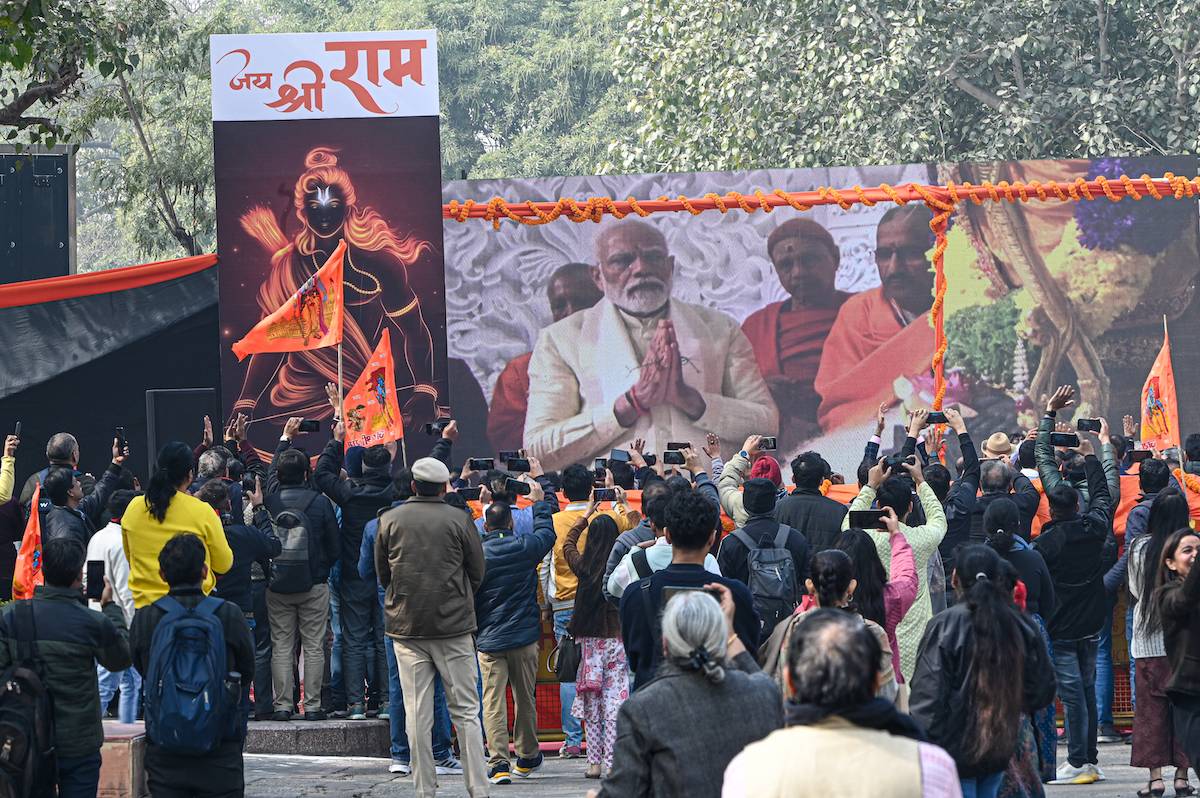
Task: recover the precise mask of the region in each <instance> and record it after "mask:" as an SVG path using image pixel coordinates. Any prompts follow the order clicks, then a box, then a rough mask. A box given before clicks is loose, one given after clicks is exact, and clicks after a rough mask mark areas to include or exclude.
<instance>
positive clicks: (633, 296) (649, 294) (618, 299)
mask: <svg viewBox="0 0 1200 798" xmlns="http://www.w3.org/2000/svg"><path fill="white" fill-rule="evenodd" d="M600 283H601V285H600V287H601V288H602V289H604V295H605V296H606V297H608V301H609V302H612V303H613V304H614V305H616V306H617V307H618V308H619V309H621V310H623V311H625V312H626V313H629V314H632V315H634V316H647V315H649V314H651V313H654V312H655V311H657V310H661V309H662V307H663V306H664V305H666V304H667V301H668V300H669V299H670V298H671V287H670V286H669V285H667V284H666V283H664V282H663V281H661V280H656V279H654V278H648V279H645V280H642V281H641V282H639V283H637V284H636V285H635V286H633V287H630V286H626V287H624V288H618V287H617V286H615V285H612V284H611V283H609V282H608V281H607V280H606V279H604V274H603V272H601V275H600Z"/></svg>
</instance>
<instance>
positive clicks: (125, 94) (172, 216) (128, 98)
mask: <svg viewBox="0 0 1200 798" xmlns="http://www.w3.org/2000/svg"><path fill="white" fill-rule="evenodd" d="M117 82H118V83H119V84H120V86H121V96H122V98H124V100H125V107H126V108H127V109H128V110H129V121H130V122H132V123H133V129H134V131H135V132H136V133H137V138H138V142H139V143H140V144H141V146H142V152H143V153H145V155H146V163H147V164H149V166H150V173H151V174H152V175H153V176H154V189H155V193H156V194H158V202H159V207H158V209H157V210H158V213H159V215H160V216H161V217H162V219H163V222H164V223H165V224H166V225H167V228H168V229H169V230H170V231H171V235H172V236H174V237H175V240H176V241H178V242H179V245H180V246H181V247H183V250H184V252H186V253H187V254H189V255H199V254H200V251H199V249H197V247H196V239H195V237H194V236H193V235H192V234H191V233H189V232H188V231H187V230H186V229H185V228H184V226H183V225H181V224H180V223H179V217H178V216H177V215H176V213H175V205H174V204H173V203H172V202H171V198H170V197H168V196H167V189H166V186H164V185H163V180H162V173H161V172H160V171H159V169H158V162H157V161H156V160H155V158H154V150H152V149H150V141H149V140H148V139H147V138H146V131H145V130H144V129H143V128H142V116H141V114H140V113H139V112H138V108H137V105H135V104H134V102H133V95H131V94H130V93H129V84H128V83H126V82H125V76H124V75H121V74H119V73H118V74H117Z"/></svg>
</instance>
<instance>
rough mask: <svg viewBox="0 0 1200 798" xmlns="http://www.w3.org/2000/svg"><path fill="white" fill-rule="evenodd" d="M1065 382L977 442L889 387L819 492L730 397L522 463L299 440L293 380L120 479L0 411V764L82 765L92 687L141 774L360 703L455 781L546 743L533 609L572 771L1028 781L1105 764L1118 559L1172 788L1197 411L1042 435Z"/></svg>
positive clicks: (1199, 626) (1146, 755)
mask: <svg viewBox="0 0 1200 798" xmlns="http://www.w3.org/2000/svg"><path fill="white" fill-rule="evenodd" d="M664 334H666V333H664ZM1073 397H1074V393H1073V390H1072V389H1071V388H1070V387H1069V386H1064V387H1062V388H1060V389H1059V390H1057V391H1056V392H1055V393H1054V394H1053V395H1052V396H1051V397H1050V398H1049V400H1048V401H1047V404H1046V407H1045V414H1044V416H1043V418H1042V419H1041V422H1040V424H1039V426H1038V427H1037V429H1035V430H1030V431H1028V433H1027V434H1026V435H1025V436H1024V439H1023V440H1018V441H1016V442H1014V441H1013V440H1012V439H1011V438H1010V436H1009V435H1008V434H1007V433H1003V432H999V433H995V434H989V437H988V438H986V440H985V442H984V444H983V445H982V447H977V445H976V443H975V442H974V440H973V438H972V437H971V435H970V433H969V432H968V430H967V425H966V421H965V420H964V418H963V416H962V415H961V414H960V413H959V412H957V411H955V410H953V409H947V410H946V411H944V418H943V419H936V421H935V420H933V419H931V414H930V412H929V411H926V410H915V411H913V412H912V413H910V415H909V418H908V419H906V421H907V430H906V431H907V435H906V439H905V442H904V444H903V446H902V447H901V448H900V449H899V450H898V451H896V452H892V453H883V454H881V452H880V447H881V441H880V438H879V436H878V435H876V436H875V437H873V438H872V439H871V440H870V441H868V442H867V444H866V446H865V449H864V456H863V460H862V463H861V465H860V467H859V469H858V473H857V474H856V475H855V478H856V481H857V483H858V489H857V495H856V496H855V497H854V498H853V500H852V501H850V502H849V505H848V506H847V505H844V504H842V503H840V502H838V501H835V500H833V499H832V498H829V497H828V496H827V495H826V493H828V491H829V488H830V486H831V485H832V484H834V483H837V482H844V481H845V480H844V478H843V477H841V476H840V475H837V474H834V473H832V469H831V468H830V466H829V465H828V463H827V462H826V461H825V459H824V458H823V457H821V455H820V454H819V453H817V452H805V453H802V454H800V455H799V456H797V457H796V458H795V459H794V460H793V461H792V462H791V463H790V464H789V465H790V470H791V473H790V478H791V488H790V489H789V488H788V487H787V486H786V485H785V478H784V474H783V469H782V467H781V466H780V464H779V463H778V462H777V461H776V460H775V459H774V457H772V455H771V454H770V451H769V449H768V448H767V447H766V446H765V445H764V444H765V443H766V442H765V441H764V439H763V438H762V437H760V436H758V435H750V436H749V437H748V438H747V439H746V441H745V443H744V444H743V446H742V448H741V450H739V451H738V452H736V453H735V452H722V451H721V448H720V442H719V440H718V439H717V438H716V436H706V437H705V439H704V440H705V442H704V446H703V451H700V450H698V449H693V448H692V447H691V446H690V445H687V446H683V447H682V448H681V449H679V450H678V451H677V455H678V457H677V458H672V459H674V460H677V461H679V462H678V464H676V465H668V464H666V463H665V462H664V461H665V460H667V459H668V458H667V457H665V456H661V455H660V456H656V457H654V458H651V457H649V456H648V455H649V454H650V453H647V452H644V451H643V445H642V442H641V441H638V440H635V441H632V442H631V443H630V444H629V445H628V446H627V447H625V448H623V449H621V450H614V451H613V452H612V453H611V456H610V457H609V458H606V459H605V462H603V463H567V464H566V465H564V466H563V467H562V468H561V470H558V471H554V472H547V471H545V470H543V468H542V465H541V463H539V462H538V460H537V458H535V457H521V456H519V455H522V454H523V453H521V452H518V453H515V454H516V455H518V456H512V455H510V456H509V459H508V460H507V461H506V460H503V459H500V458H486V454H485V453H478V452H466V453H461V452H456V451H455V442H456V440H457V438H458V430H457V424H456V423H455V422H453V421H450V422H448V423H447V424H445V425H444V426H443V427H442V429H441V431H440V438H439V439H438V440H437V442H436V444H435V445H434V448H433V451H432V453H431V454H430V456H428V457H423V458H420V459H417V460H416V461H415V462H413V463H411V465H409V464H406V463H405V462H404V461H403V458H401V457H399V456H398V455H397V451H396V447H395V445H393V444H389V445H386V446H373V447H370V448H366V449H362V448H357V447H352V448H350V449H348V450H347V448H346V446H345V443H344V438H345V427H344V425H343V424H342V423H341V421H335V422H334V425H333V428H332V435H331V438H330V440H329V441H328V443H327V444H326V445H325V446H324V448H323V449H322V450H321V451H320V452H318V453H315V454H316V456H315V458H314V457H313V454H314V453H313V452H310V451H308V450H307V449H306V448H305V447H304V442H305V438H304V437H303V436H304V434H305V433H302V432H301V427H302V425H301V422H302V419H299V418H294V419H289V420H288V421H287V423H286V424H285V426H284V427H283V430H282V435H281V436H280V438H279V441H278V445H277V447H276V450H275V452H274V453H273V456H272V458H271V460H270V461H269V462H266V461H265V459H264V458H261V457H260V456H259V454H258V453H257V451H256V450H255V448H254V447H253V446H251V445H250V444H249V443H248V442H247V436H246V430H247V424H248V422H247V419H246V418H244V417H241V416H239V417H235V418H234V419H233V421H232V422H231V423H230V424H229V426H228V428H227V429H226V430H225V435H224V439H223V440H221V441H218V440H216V439H215V436H214V435H213V431H212V427H211V424H209V423H208V421H207V419H206V420H205V426H204V433H203V437H202V440H201V443H200V445H199V446H196V447H192V446H189V445H188V444H185V443H180V442H173V443H168V444H167V445H166V446H164V447H163V448H162V450H161V451H159V452H158V453H157V457H156V461H155V462H154V463H153V464H152V468H151V469H150V475H149V477H148V480H147V482H146V484H145V486H144V488H143V486H142V485H141V483H140V481H139V479H138V477H137V476H135V474H134V471H133V470H132V467H131V465H130V464H129V462H128V457H129V453H128V451H126V450H125V449H124V448H123V447H122V442H121V441H119V440H116V441H114V443H113V449H112V457H111V460H110V461H109V463H108V466H107V468H106V469H105V470H104V471H103V472H102V474H101V476H100V477H99V478H94V477H92V476H91V475H89V474H86V473H83V472H81V471H80V462H81V457H80V451H79V446H78V444H77V442H76V441H75V438H74V437H73V436H72V435H70V434H69V433H59V434H56V435H54V436H53V437H52V438H51V439H50V440H49V442H48V443H47V445H46V460H47V465H46V467H45V468H43V469H41V470H39V471H37V472H35V473H33V474H31V475H29V477H28V479H27V480H26V481H25V482H24V484H23V487H22V489H21V490H20V491H17V490H16V480H15V478H16V475H15V473H14V463H15V459H14V455H15V453H16V450H17V448H18V446H20V445H21V443H22V442H21V441H20V439H19V438H17V437H16V436H9V437H8V438H7V440H6V442H5V448H4V455H3V458H2V459H0V537H3V536H7V537H6V538H5V539H6V540H9V541H10V542H13V543H18V542H20V541H21V539H22V536H23V534H25V533H26V530H27V529H30V530H31V529H34V528H36V529H37V530H39V531H40V534H41V537H42V545H41V551H40V563H39V565H40V569H41V575H42V582H43V583H42V584H39V585H38V586H37V587H36V589H35V591H34V598H33V599H32V600H30V601H15V602H12V603H11V604H10V605H9V606H8V607H7V608H6V609H5V611H4V613H3V615H2V616H0V641H2V643H3V645H0V669H3V671H4V672H5V674H6V676H5V680H4V682H5V684H4V685H3V686H2V689H0V737H5V735H8V736H7V738H6V739H8V740H9V741H10V742H11V741H12V740H14V739H17V740H20V741H21V745H20V746H18V748H19V749H20V750H21V751H22V752H23V753H21V756H22V757H24V758H25V759H24V760H23V761H24V762H25V764H27V765H28V767H27V769H26V770H25V771H24V772H23V773H19V774H16V775H14V773H16V771H14V770H10V769H8V768H7V764H8V751H9V747H8V744H5V748H4V751H5V755H4V757H3V759H4V767H0V779H9V780H10V781H11V780H14V779H18V780H19V779H22V778H24V779H35V780H36V783H37V785H38V787H39V789H40V790H41V792H38V791H36V790H35V791H34V794H51V793H50V792H49V791H50V790H52V789H57V794H58V795H61V796H84V795H95V793H96V789H97V784H98V778H99V768H100V747H101V743H102V741H103V737H104V732H103V728H102V725H101V718H102V716H103V715H104V714H105V713H106V712H109V711H110V709H111V710H115V713H116V715H117V716H118V717H119V718H120V720H121V721H122V722H127V723H128V722H133V721H134V720H135V719H137V718H139V717H141V718H144V720H145V721H146V729H147V736H148V746H147V751H146V757H145V766H146V772H147V780H148V785H149V788H150V791H151V793H152V794H153V795H155V796H185V795H187V796H191V795H206V796H209V795H239V794H241V792H242V785H243V781H244V779H243V758H242V749H243V745H244V739H245V735H246V729H247V724H248V722H250V721H253V720H257V721H264V720H271V721H279V722H291V721H293V720H302V721H320V720H325V719H327V718H331V717H332V718H346V719H348V720H351V721H354V720H365V719H367V718H370V717H377V718H382V719H386V720H388V721H389V724H390V734H391V763H390V765H389V770H390V772H392V773H395V774H400V775H404V776H407V775H411V776H412V779H413V785H414V788H415V791H416V794H417V795H419V796H422V798H424V797H425V796H432V795H434V794H435V793H436V790H437V784H438V776H445V775H449V774H462V775H463V776H464V778H465V782H466V788H467V791H468V792H469V793H470V794H471V795H472V796H484V795H488V794H491V792H492V791H493V785H506V784H511V783H513V781H514V780H520V779H524V778H528V777H530V776H531V775H533V774H535V773H536V772H537V771H538V770H540V769H541V768H542V767H543V765H544V762H545V760H544V755H543V753H542V751H541V748H540V746H539V740H538V732H537V730H538V718H537V703H536V701H535V693H536V687H537V680H538V671H539V652H540V648H541V641H542V637H543V631H542V630H543V628H544V625H545V627H546V628H549V629H551V630H552V635H553V639H554V642H555V646H554V651H553V654H552V655H551V657H550V663H549V664H550V667H552V668H553V669H554V671H555V673H556V675H557V679H558V682H559V684H558V691H559V698H560V703H561V718H559V720H560V722H561V725H562V731H563V736H564V739H563V742H562V744H561V747H560V748H559V755H560V756H562V757H586V760H587V769H586V777H587V778H589V779H596V780H597V782H598V783H597V786H596V789H595V790H594V791H593V792H594V794H596V795H599V796H601V797H602V798H615V797H616V796H651V795H653V796H684V795H686V796H728V797H729V798H734V797H740V796H747V797H748V798H757V796H774V795H782V794H792V793H796V794H799V793H804V794H820V795H830V796H837V795H862V794H868V793H870V794H875V795H882V796H896V797H897V798H901V797H904V798H909V797H912V796H966V797H967V798H976V797H980V796H987V797H988V798H992V797H993V796H1001V795H1003V796H1035V795H1042V794H1043V788H1042V785H1043V784H1046V783H1052V784H1089V783H1093V782H1095V781H1098V780H1103V779H1104V778H1105V776H1104V774H1103V773H1102V772H1101V770H1100V768H1099V767H1098V743H1099V742H1101V741H1106V740H1113V739H1114V738H1115V739H1116V740H1120V739H1121V737H1122V735H1121V734H1120V733H1119V732H1118V731H1117V730H1116V729H1115V728H1114V727H1113V726H1112V720H1111V717H1106V716H1105V712H1106V711H1107V712H1111V705H1112V698H1111V695H1107V693H1110V692H1111V689H1112V688H1111V669H1112V664H1111V653H1108V652H1111V631H1112V626H1113V621H1114V607H1115V606H1117V604H1118V601H1117V599H1118V597H1120V596H1121V595H1125V596H1126V597H1127V601H1126V602H1125V603H1126V604H1127V605H1128V606H1129V612H1128V625H1129V634H1128V639H1129V641H1130V662H1131V665H1132V668H1133V679H1132V682H1131V689H1132V691H1133V693H1134V696H1135V700H1136V716H1135V722H1134V725H1133V734H1132V748H1131V751H1130V764H1131V766H1133V767H1135V768H1144V769H1146V770H1147V785H1146V789H1145V790H1143V791H1141V792H1139V795H1142V796H1161V795H1163V794H1164V793H1165V788H1166V784H1165V782H1164V778H1167V779H1168V780H1171V777H1173V782H1174V784H1173V787H1174V789H1175V794H1176V795H1191V794H1192V793H1193V791H1194V790H1193V787H1192V786H1191V783H1190V781H1189V768H1191V767H1192V765H1193V763H1195V762H1196V761H1197V757H1200V669H1198V668H1197V663H1198V662H1200V570H1196V571H1193V568H1192V565H1193V563H1194V561H1195V558H1196V555H1197V552H1198V551H1200V536H1198V535H1197V534H1196V533H1195V532H1194V531H1193V529H1192V525H1191V518H1192V516H1193V515H1195V513H1194V512H1193V511H1192V509H1191V506H1192V504H1191V503H1190V502H1189V491H1193V488H1192V487H1191V486H1190V484H1189V483H1191V482H1192V481H1193V480H1194V479H1196V478H1197V477H1198V476H1200V435H1193V436H1191V437H1189V438H1188V439H1187V442H1186V445H1185V446H1184V449H1183V451H1182V452H1178V453H1176V452H1166V453H1161V454H1159V453H1141V452H1140V450H1138V449H1137V446H1136V442H1135V438H1136V430H1134V429H1131V428H1130V421H1129V420H1127V422H1126V429H1125V430H1124V432H1125V434H1123V435H1112V434H1110V430H1109V429H1108V425H1107V423H1106V422H1105V421H1104V420H1103V419H1101V420H1100V422H1099V426H1100V430H1099V434H1098V436H1097V439H1096V440H1095V441H1093V440H1091V439H1089V438H1088V436H1086V435H1083V434H1080V435H1079V436H1078V437H1079V440H1077V441H1076V442H1075V443H1074V445H1067V446H1055V445H1054V443H1055V442H1061V441H1056V440H1055V439H1052V435H1053V434H1054V433H1055V432H1056V431H1057V432H1060V433H1061V430H1062V426H1061V419H1060V418H1059V415H1060V414H1063V413H1064V411H1068V409H1069V408H1070V407H1071V406H1072V405H1073ZM885 413H886V408H883V407H881V408H880V417H879V424H878V432H880V433H881V432H882V431H883V428H884V426H885V423H884V419H885ZM935 418H936V417H935ZM942 424H944V425H945V426H946V427H948V428H949V430H950V431H952V433H953V434H954V435H955V436H956V437H957V444H958V449H959V450H960V451H961V459H959V461H958V462H954V463H944V462H943V461H942V460H943V459H944V456H945V455H944V452H945V449H944V447H943V445H942V444H941V440H940V432H939V431H938V428H939V426H940V425H942ZM725 454H728V455H729V456H728V459H726V458H725V457H724V455H725ZM477 456H479V457H477ZM479 458H485V460H490V461H485V462H482V463H481V462H480V461H479ZM1171 458H1176V459H1177V462H1176V463H1171V462H1170V459H1171ZM563 459H564V460H569V459H570V458H569V457H568V456H566V455H564V456H563ZM314 462H315V464H314ZM473 466H478V468H473ZM1172 466H1174V468H1173V467H1172ZM1135 473H1136V481H1137V483H1138V486H1139V488H1140V495H1139V496H1138V497H1137V500H1136V502H1134V503H1133V506H1132V509H1131V510H1130V511H1129V512H1128V515H1127V517H1126V518H1125V522H1124V528H1123V545H1122V544H1121V542H1120V541H1119V536H1118V532H1121V531H1122V530H1120V529H1117V528H1114V521H1115V520H1116V517H1117V507H1118V506H1119V505H1120V492H1121V484H1122V476H1125V477H1126V484H1129V482H1128V480H1129V479H1132V478H1134V477H1133V476H1132V475H1133V474H1135ZM1031 477H1032V479H1031ZM1034 480H1036V482H1035V481H1034ZM6 548H11V547H6ZM14 551H15V549H14ZM4 563H7V565H8V572H9V574H10V575H11V574H12V572H13V567H12V559H11V558H0V565H3V564H4ZM93 563H94V564H97V567H96V569H93V565H92V564H93ZM101 568H102V572H103V582H104V584H103V586H100V585H98V584H95V583H93V584H91V585H90V586H89V585H88V584H87V581H88V577H89V576H90V578H91V579H95V578H97V577H98V576H99V573H100V570H101ZM10 580H11V576H10ZM85 596H87V597H90V600H91V603H92V604H93V607H94V609H89V608H88V607H87V605H86V603H85ZM1106 638H1107V640H1108V642H1107V643H1105V639H1106ZM1106 647H1107V648H1106ZM1105 658H1108V659H1109V661H1108V665H1107V667H1108V671H1109V674H1110V676H1109V681H1108V683H1107V686H1106V683H1105V681H1104V678H1103V674H1102V672H1101V663H1102V662H1103V660H1104V659H1105ZM509 693H511V696H512V712H511V724H510V722H509V716H510V712H509V709H508V698H507V696H508V694H509ZM42 699H45V700H42ZM1056 699H1057V704H1061V707H1062V715H1063V726H1064V727H1065V729H1064V732H1063V737H1065V742H1066V746H1065V749H1066V750H1065V753H1066V756H1065V759H1060V754H1059V752H1058V741H1059V732H1058V730H1057V723H1056V714H1057V709H1056V706H1057V704H1056ZM9 710H18V711H16V713H15V714H14V713H13V712H10V711H9ZM13 717H22V718H25V719H26V721H27V722H25V723H24V725H22V723H21V722H16V721H13V720H12V718H13ZM510 728H511V735H510ZM21 735H24V737H21ZM456 747H457V754H456V753H455V748H456ZM1164 767H1166V768H1173V770H1171V771H1169V772H1168V771H1164ZM581 792H582V789H581Z"/></svg>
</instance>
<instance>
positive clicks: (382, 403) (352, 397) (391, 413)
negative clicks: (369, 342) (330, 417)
mask: <svg viewBox="0 0 1200 798" xmlns="http://www.w3.org/2000/svg"><path fill="white" fill-rule="evenodd" d="M342 418H343V419H344V420H345V422H346V448H347V449H349V448H350V447H351V446H374V445H376V444H380V443H389V442H391V441H398V440H400V439H401V438H403V437H404V422H403V421H402V420H401V418H400V403H399V402H398V401H397V400H396V366H395V364H394V363H393V361H392V336H391V332H390V331H389V329H388V328H387V327H384V328H383V337H382V338H380V339H379V346H377V347H375V351H374V352H373V353H372V354H371V359H370V360H369V361H367V367H366V368H365V369H363V373H362V376H360V377H359V378H358V380H357V381H355V383H354V387H352V388H351V389H350V393H348V394H346V398H345V399H344V400H343V403H342Z"/></svg>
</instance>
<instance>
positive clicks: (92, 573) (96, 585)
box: [86, 560, 104, 601]
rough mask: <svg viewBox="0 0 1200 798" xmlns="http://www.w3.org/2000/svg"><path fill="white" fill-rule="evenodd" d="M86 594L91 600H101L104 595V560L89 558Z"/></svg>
mask: <svg viewBox="0 0 1200 798" xmlns="http://www.w3.org/2000/svg"><path fill="white" fill-rule="evenodd" d="M86 595H87V598H88V599H89V600H91V601H99V600H100V596H102V595H104V560H88V564H87V594H86Z"/></svg>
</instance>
